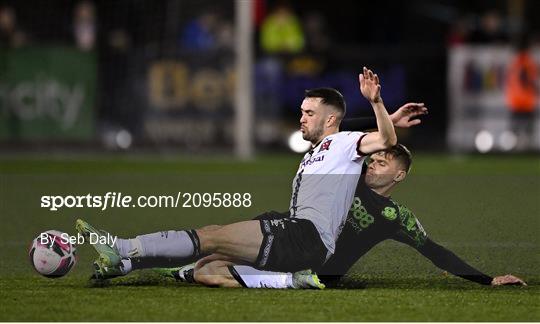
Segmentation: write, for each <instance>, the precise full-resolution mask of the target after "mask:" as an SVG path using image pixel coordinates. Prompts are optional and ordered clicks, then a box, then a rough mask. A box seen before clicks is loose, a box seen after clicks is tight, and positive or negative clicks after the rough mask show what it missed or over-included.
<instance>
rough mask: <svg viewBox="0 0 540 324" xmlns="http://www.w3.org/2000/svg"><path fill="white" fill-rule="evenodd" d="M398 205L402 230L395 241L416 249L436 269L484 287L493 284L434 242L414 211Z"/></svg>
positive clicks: (486, 277)
mask: <svg viewBox="0 0 540 324" xmlns="http://www.w3.org/2000/svg"><path fill="white" fill-rule="evenodd" d="M397 205H398V207H399V211H400V212H399V224H400V228H399V230H398V231H397V232H396V235H395V236H394V240H396V241H398V242H401V243H405V244H407V245H409V246H411V247H413V248H415V249H416V250H417V251H418V252H420V254H422V255H423V256H424V257H426V258H428V259H429V260H430V261H431V262H432V263H433V264H434V265H435V266H436V267H438V268H440V269H443V270H445V271H448V272H449V273H451V274H453V275H455V276H458V277H461V278H463V279H466V280H470V281H474V282H477V283H479V284H482V285H489V284H491V281H492V280H493V278H492V277H490V276H488V275H486V274H484V273H482V272H480V271H478V270H477V269H475V268H473V267H472V266H470V265H469V264H467V263H466V262H465V261H463V260H461V259H460V258H459V257H458V256H457V255H455V254H454V253H453V252H452V251H450V250H448V249H446V248H444V247H443V246H441V245H439V244H437V243H435V242H434V241H432V240H431V239H430V238H429V237H428V236H427V233H426V232H425V230H424V228H423V227H422V225H421V224H420V222H419V221H418V219H417V218H416V216H415V215H414V214H413V213H412V211H410V210H409V209H408V208H406V207H405V206H402V205H399V204H397Z"/></svg>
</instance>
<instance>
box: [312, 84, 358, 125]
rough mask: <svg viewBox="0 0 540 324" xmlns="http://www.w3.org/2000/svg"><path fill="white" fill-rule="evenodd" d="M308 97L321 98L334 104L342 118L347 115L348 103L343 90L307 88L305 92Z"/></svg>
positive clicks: (322, 100) (329, 103) (327, 103)
mask: <svg viewBox="0 0 540 324" xmlns="http://www.w3.org/2000/svg"><path fill="white" fill-rule="evenodd" d="M304 96H305V97H306V98H321V103H323V104H325V105H329V106H332V107H334V108H336V110H337V111H338V112H339V113H340V115H341V116H340V120H341V119H343V117H345V113H346V112H347V107H346V106H347V105H346V103H345V98H343V95H342V94H341V92H339V91H337V90H336V89H333V88H315V89H309V90H306V91H305V93H304Z"/></svg>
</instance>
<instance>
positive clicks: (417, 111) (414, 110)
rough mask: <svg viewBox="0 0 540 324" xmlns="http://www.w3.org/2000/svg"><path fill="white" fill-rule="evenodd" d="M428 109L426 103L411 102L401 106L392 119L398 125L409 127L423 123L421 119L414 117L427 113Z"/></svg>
mask: <svg viewBox="0 0 540 324" xmlns="http://www.w3.org/2000/svg"><path fill="white" fill-rule="evenodd" d="M427 113H428V109H427V107H426V106H424V103H416V102H409V103H406V104H404V105H403V106H401V107H399V109H398V110H396V111H395V112H394V113H393V114H392V115H390V119H391V120H392V123H393V124H394V126H396V127H401V128H409V127H412V126H414V125H418V124H420V123H421V121H420V119H412V118H414V117H417V116H420V115H427Z"/></svg>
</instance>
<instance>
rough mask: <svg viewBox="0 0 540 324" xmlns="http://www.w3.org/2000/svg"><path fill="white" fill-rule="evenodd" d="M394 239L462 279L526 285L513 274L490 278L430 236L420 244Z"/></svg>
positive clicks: (483, 283) (483, 282)
mask: <svg viewBox="0 0 540 324" xmlns="http://www.w3.org/2000/svg"><path fill="white" fill-rule="evenodd" d="M396 240H397V241H400V242H402V243H405V244H407V245H410V246H412V247H414V248H415V249H416V250H417V251H418V252H420V253H421V254H422V255H423V256H425V257H426V258H428V259H429V260H430V261H431V262H432V263H433V264H434V265H435V266H437V267H438V268H440V269H442V270H445V271H448V272H449V273H451V274H453V275H455V276H458V277H461V278H463V279H466V280H470V281H474V282H476V283H479V284H482V285H491V286H502V285H525V286H526V285H527V284H526V283H525V282H524V281H523V280H521V279H520V278H518V277H515V276H513V275H505V276H499V277H494V278H492V277H490V276H488V275H486V274H484V273H482V272H481V271H479V270H477V269H475V268H474V267H472V266H471V265H469V264H467V263H466V262H465V261H463V260H462V259H461V258H459V257H458V256H457V255H456V254H454V253H453V252H452V251H450V250H448V249H446V248H445V247H443V246H441V245H439V244H437V243H435V242H434V241H433V240H431V239H430V238H426V240H425V242H424V243H423V244H421V245H418V244H417V242H416V241H414V240H410V239H408V238H407V237H406V236H404V235H403V236H398V237H397V238H396Z"/></svg>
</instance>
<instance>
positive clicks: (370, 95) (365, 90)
mask: <svg viewBox="0 0 540 324" xmlns="http://www.w3.org/2000/svg"><path fill="white" fill-rule="evenodd" d="M358 80H359V81H360V92H362V95H363V96H364V97H365V98H366V99H367V100H369V102H371V103H377V102H380V101H381V100H382V99H381V85H380V84H379V76H377V74H373V71H371V70H369V69H368V68H366V67H365V66H364V69H363V71H362V73H360V74H359V75H358Z"/></svg>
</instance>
